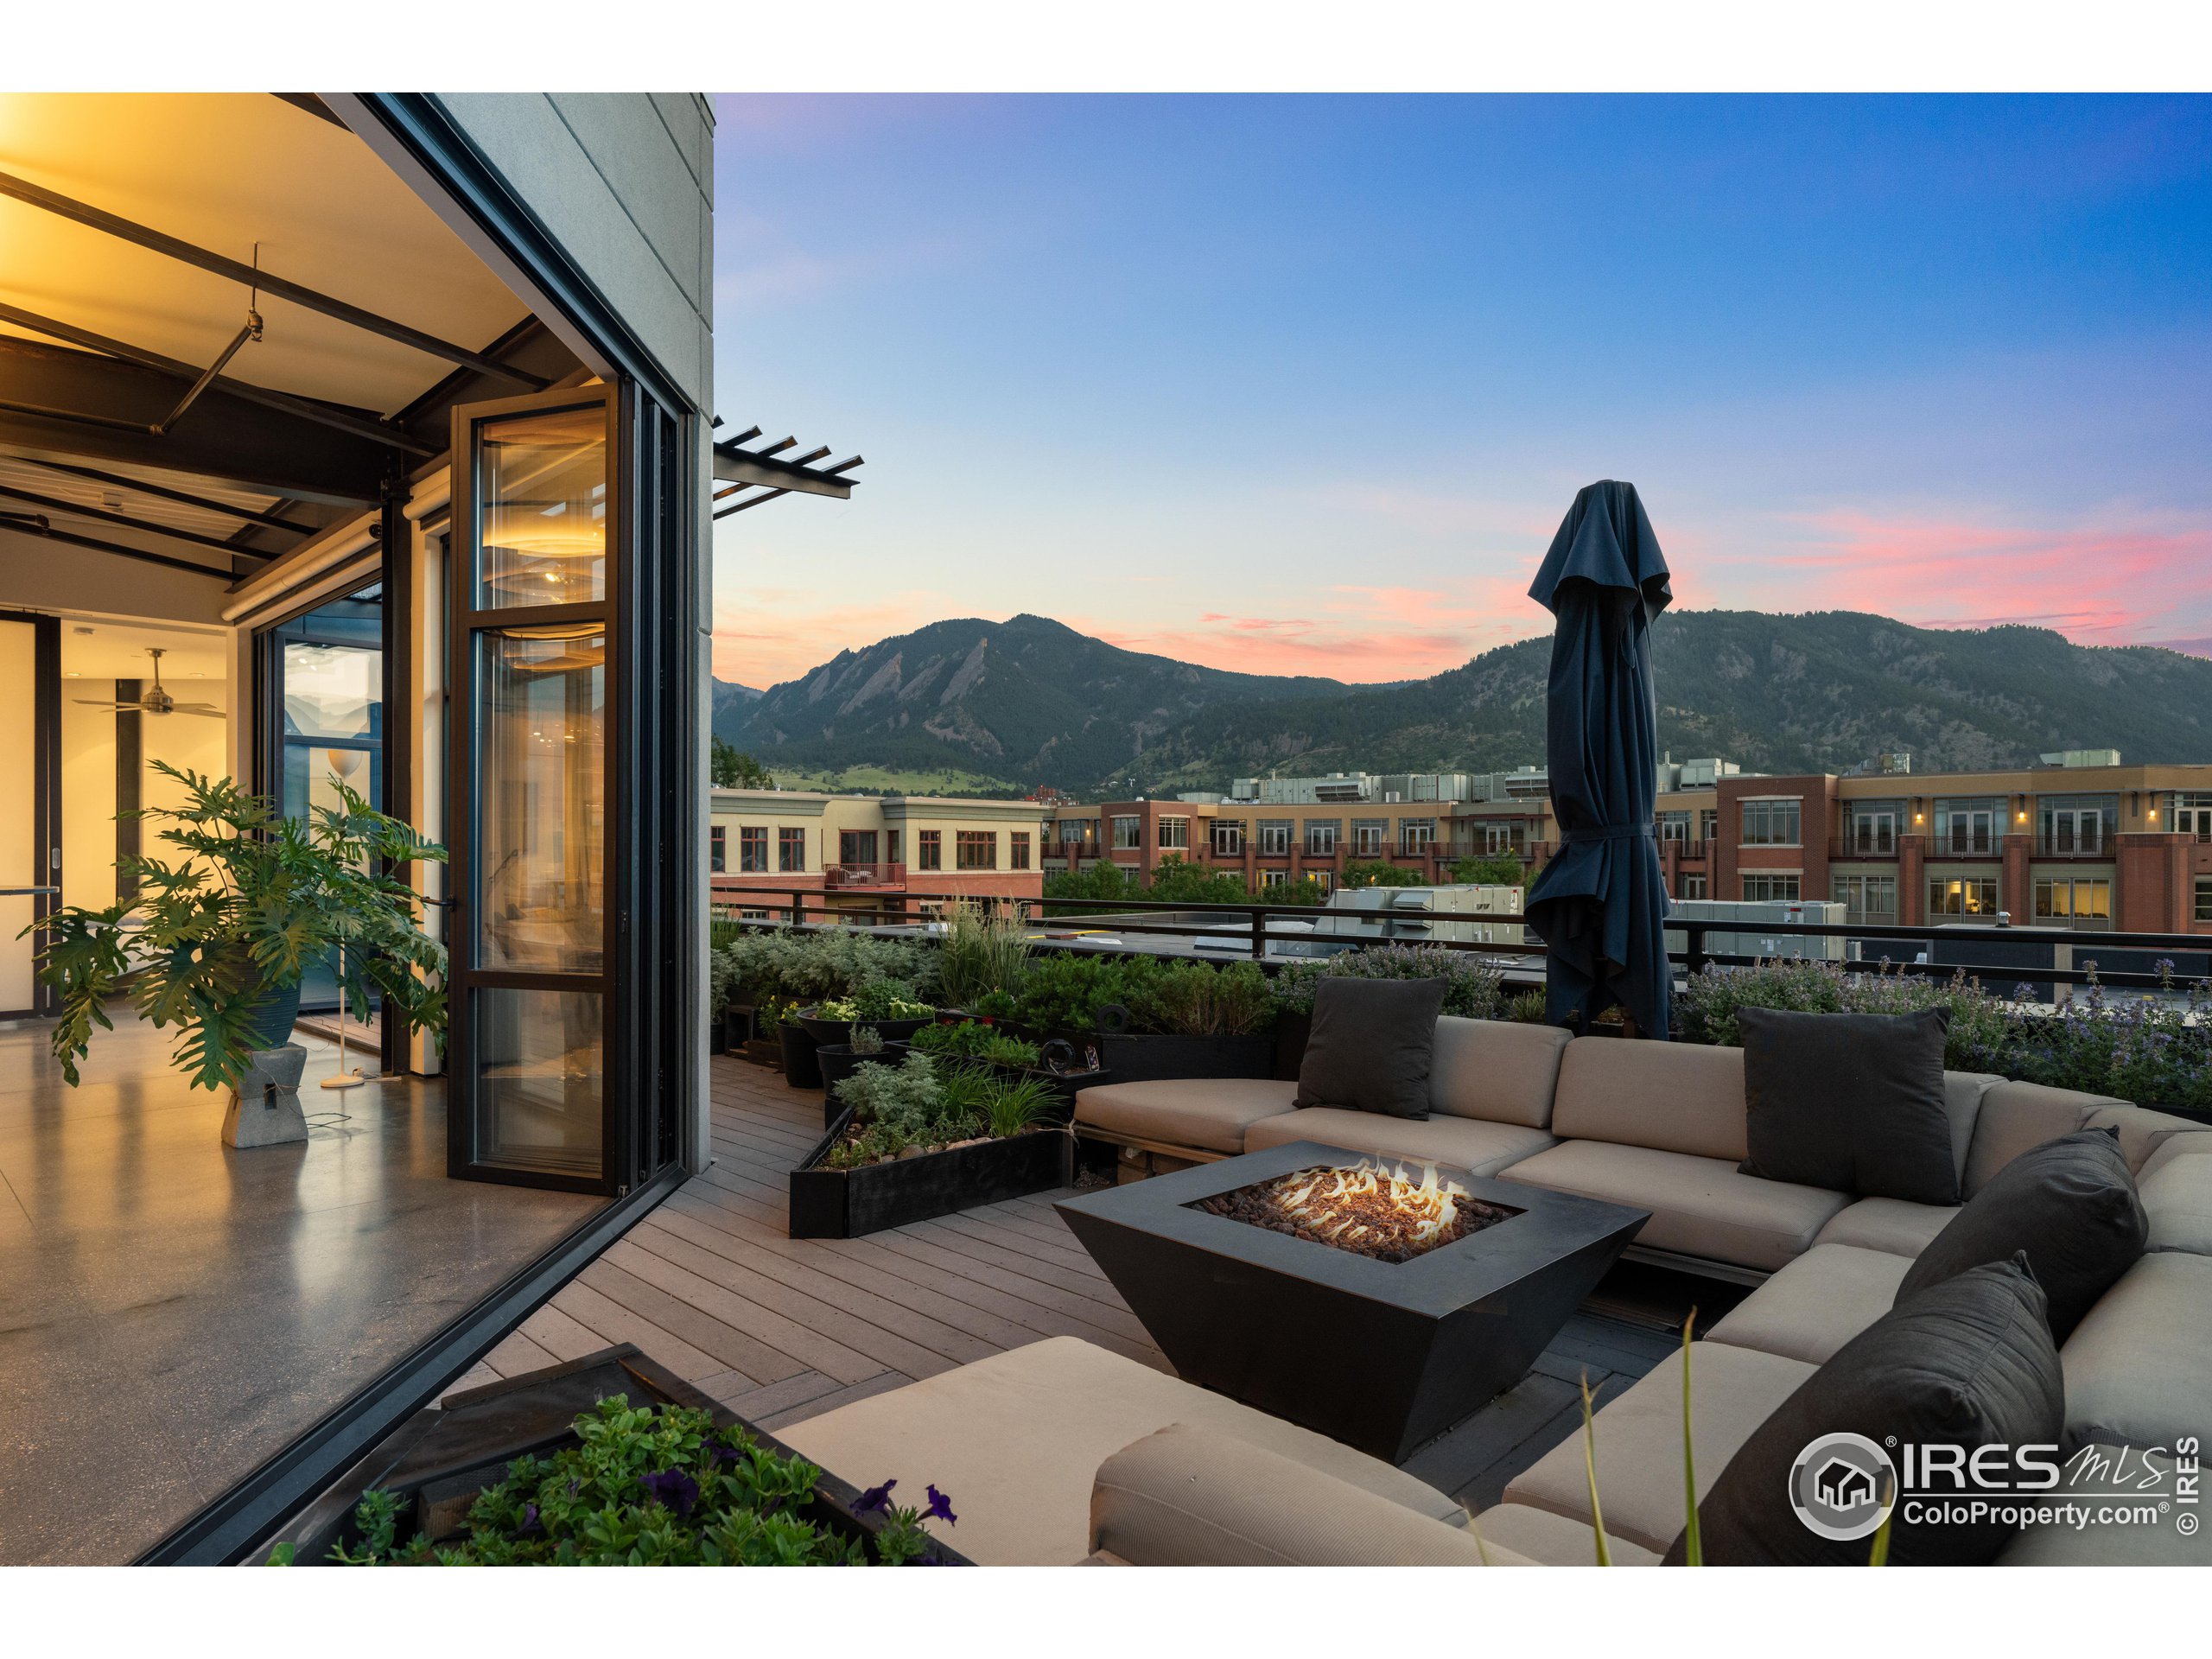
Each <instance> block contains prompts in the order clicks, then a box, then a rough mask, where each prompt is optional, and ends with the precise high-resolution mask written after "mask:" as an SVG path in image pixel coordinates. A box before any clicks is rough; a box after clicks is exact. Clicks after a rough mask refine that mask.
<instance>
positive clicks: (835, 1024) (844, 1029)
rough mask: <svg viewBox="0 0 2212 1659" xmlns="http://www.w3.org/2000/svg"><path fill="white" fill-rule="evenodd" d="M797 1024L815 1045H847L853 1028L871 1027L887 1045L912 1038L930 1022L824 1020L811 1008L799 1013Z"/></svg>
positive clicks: (850, 1039)
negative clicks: (803, 1028) (804, 1030)
mask: <svg viewBox="0 0 2212 1659" xmlns="http://www.w3.org/2000/svg"><path fill="white" fill-rule="evenodd" d="M798 1022H799V1024H800V1025H801V1026H803V1027H805V1029H806V1031H807V1033H808V1034H809V1035H810V1036H811V1037H812V1038H813V1039H814V1040H815V1041H816V1042H817V1043H821V1044H823V1045H825V1046H826V1045H828V1044H830V1043H849V1042H850V1041H852V1039H853V1027H855V1026H868V1025H872V1026H874V1027H875V1031H876V1035H878V1036H879V1037H880V1038H882V1039H883V1040H884V1041H885V1042H887V1043H888V1042H892V1041H893V1040H903V1039H906V1038H908V1037H911V1036H912V1035H913V1034H914V1033H916V1032H918V1031H919V1030H920V1029H921V1028H922V1027H924V1026H926V1025H929V1024H931V1023H932V1020H824V1019H823V1017H822V1016H821V1015H820V1014H817V1013H816V1012H815V1011H814V1010H813V1009H811V1008H803V1009H801V1010H800V1011H799V1014H798Z"/></svg>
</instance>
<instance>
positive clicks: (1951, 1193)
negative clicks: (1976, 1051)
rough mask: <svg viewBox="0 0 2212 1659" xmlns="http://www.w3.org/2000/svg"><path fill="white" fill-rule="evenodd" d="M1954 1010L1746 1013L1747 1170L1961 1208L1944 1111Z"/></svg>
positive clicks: (1742, 1017) (1741, 1018) (1741, 1012)
mask: <svg viewBox="0 0 2212 1659" xmlns="http://www.w3.org/2000/svg"><path fill="white" fill-rule="evenodd" d="M1950 1020H1951V1014H1950V1010H1949V1009H1948V1008H1923V1009H1921V1010H1920V1011H1919V1012H1917V1013H1916V1014H1785V1013H1783V1012H1782V1011H1781V1010H1780V1009H1777V1008H1738V1010H1737V1011H1736V1029H1737V1030H1738V1032H1740V1033H1742V1035H1743V1039H1744V1109H1745V1124H1744V1143H1745V1149H1746V1151H1747V1152H1748V1154H1749V1155H1748V1156H1747V1157H1745V1160H1744V1161H1743V1162H1742V1163H1741V1164H1739V1165H1738V1166H1737V1167H1738V1169H1740V1170H1741V1171H1742V1172H1743V1173H1745V1174H1746V1175H1761V1176H1764V1177H1765V1178H1766V1179H1768V1180H1770V1181H1794V1182H1796V1184H1797V1185H1801V1186H1825V1187H1827V1188H1828V1189H1829V1190H1831V1191H1832V1192H1855V1193H1857V1194H1859V1196H1860V1197H1862V1198H1903V1199H1904V1200H1905V1201H1906V1202H1907V1203H1910V1204H1956V1203H1957V1202H1958V1201H1959V1171H1958V1166H1957V1165H1956V1164H1955V1163H1953V1162H1952V1161H1951V1119H1950V1116H1949V1114H1948V1112H1946V1111H1945V1109H1944V1106H1943V1039H1944V1037H1945V1035H1946V1033H1948V1030H1949V1028H1950Z"/></svg>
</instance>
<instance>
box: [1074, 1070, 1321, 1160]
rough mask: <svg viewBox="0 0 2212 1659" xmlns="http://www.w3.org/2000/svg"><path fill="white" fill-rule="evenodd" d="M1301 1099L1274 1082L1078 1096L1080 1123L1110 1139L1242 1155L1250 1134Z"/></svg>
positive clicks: (1158, 1085) (1203, 1083) (1100, 1090)
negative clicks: (1125, 1137)
mask: <svg viewBox="0 0 2212 1659" xmlns="http://www.w3.org/2000/svg"><path fill="white" fill-rule="evenodd" d="M1297 1093H1298V1085H1297V1084H1294V1083H1278V1082H1276V1081H1274V1079H1272V1078H1268V1077H1176V1078H1166V1079H1162V1080H1160V1081H1158V1082H1153V1083H1108V1084H1100V1085H1099V1086H1098V1087H1096V1088H1095V1089H1083V1090H1077V1092H1076V1097H1075V1121H1076V1122H1077V1123H1079V1124H1082V1125H1083V1126H1084V1127H1085V1128H1093V1129H1096V1130H1099V1131H1100V1132H1101V1133H1102V1134H1105V1135H1128V1136H1130V1137H1132V1138H1133V1139H1135V1140H1139V1141H1160V1142H1161V1143H1163V1144H1164V1145H1166V1146H1171V1147H1198V1148H1200V1149H1201V1150H1203V1151H1206V1152H1227V1153H1239V1152H1242V1151H1243V1150H1244V1131H1245V1129H1246V1128H1248V1127H1249V1125H1251V1124H1254V1123H1256V1122H1259V1121H1260V1120H1261V1119H1262V1118H1263V1117H1274V1116H1276V1115H1278V1114H1279V1113H1282V1112H1287V1111H1288V1110H1289V1109H1290V1108H1291V1102H1292V1101H1293V1100H1294V1098H1295V1097H1296V1096H1297Z"/></svg>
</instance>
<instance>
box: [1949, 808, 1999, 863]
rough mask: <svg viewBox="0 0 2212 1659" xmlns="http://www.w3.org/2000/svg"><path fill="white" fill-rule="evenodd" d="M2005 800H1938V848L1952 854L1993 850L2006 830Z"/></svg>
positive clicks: (1987, 852) (1983, 852)
mask: <svg viewBox="0 0 2212 1659" xmlns="http://www.w3.org/2000/svg"><path fill="white" fill-rule="evenodd" d="M2004 822H2005V803H2004V802H2002V801H1994V800H1967V801H1938V802H1936V848H1935V850H1936V852H1937V853H1939V854H1940V853H1948V854H1949V855H1952V856H1953V857H1956V856H1958V855H1961V854H1967V855H1972V854H1983V855H1987V854H1991V853H1994V852H1995V851H1996V850H1997V842H1998V838H1999V836H2002V835H2003V834H2004V833H2005V831H2004V829H2002V828H2001V827H2000V826H2001V825H2002V824H2003V823H2004Z"/></svg>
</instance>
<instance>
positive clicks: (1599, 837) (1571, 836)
mask: <svg viewBox="0 0 2212 1659" xmlns="http://www.w3.org/2000/svg"><path fill="white" fill-rule="evenodd" d="M1658 833H1659V826H1658V825H1657V824H1656V823H1609V824H1605V825H1603V826H1601V827H1599V829H1569V830H1568V831H1567V833H1566V834H1564V835H1562V836H1560V842H1562V843H1564V844H1565V845H1567V846H1569V847H1579V846H1580V845H1581V844H1582V843H1583V842H1586V841H1633V840H1635V839H1636V838H1637V836H1656V835H1657V834H1658Z"/></svg>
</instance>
